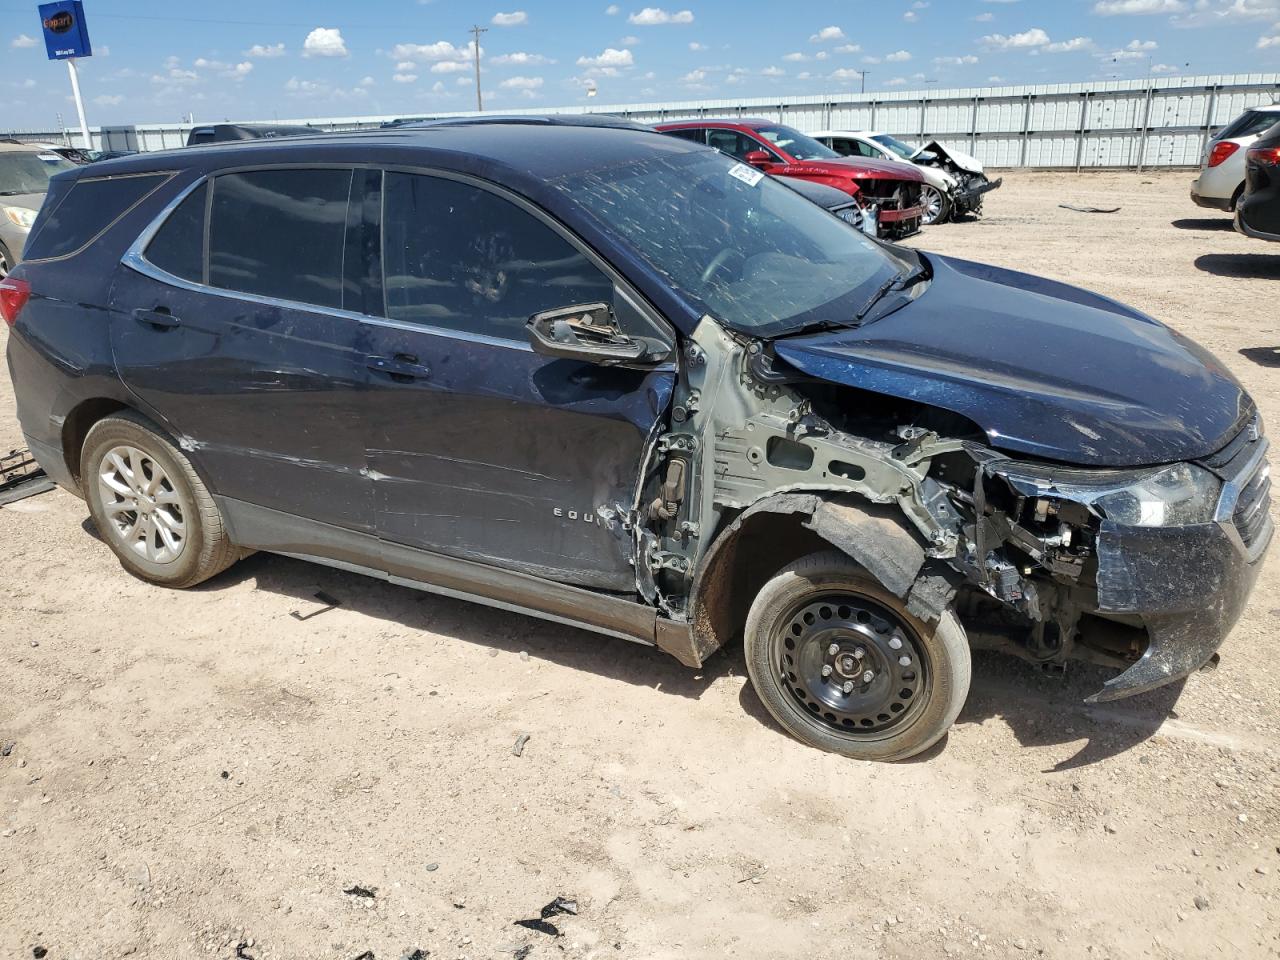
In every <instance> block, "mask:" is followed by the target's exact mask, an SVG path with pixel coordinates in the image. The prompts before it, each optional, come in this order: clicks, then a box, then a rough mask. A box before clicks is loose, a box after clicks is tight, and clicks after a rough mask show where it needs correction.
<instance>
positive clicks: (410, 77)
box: [391, 73, 418, 83]
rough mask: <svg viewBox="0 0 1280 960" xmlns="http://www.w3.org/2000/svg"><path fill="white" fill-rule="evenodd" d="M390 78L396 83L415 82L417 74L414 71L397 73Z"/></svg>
mask: <svg viewBox="0 0 1280 960" xmlns="http://www.w3.org/2000/svg"><path fill="white" fill-rule="evenodd" d="M391 79H392V80H394V81H395V82H396V83H417V82H418V75H417V74H416V73H397V74H396V75H395V76H393V77H392V78H391Z"/></svg>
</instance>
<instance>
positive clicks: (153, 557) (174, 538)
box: [98, 445, 188, 563]
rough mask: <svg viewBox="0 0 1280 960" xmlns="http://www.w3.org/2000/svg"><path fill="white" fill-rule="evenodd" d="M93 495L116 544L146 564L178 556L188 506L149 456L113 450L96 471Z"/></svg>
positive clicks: (170, 560) (182, 546)
mask: <svg viewBox="0 0 1280 960" xmlns="http://www.w3.org/2000/svg"><path fill="white" fill-rule="evenodd" d="M98 492H99V494H100V496H101V500H102V509H103V512H104V513H105V515H106V518H107V532H108V534H109V535H110V536H111V537H112V538H114V539H115V540H116V542H117V543H119V544H120V545H122V546H123V547H124V548H126V549H127V550H130V551H132V552H133V553H135V554H136V555H137V556H138V557H139V558H140V559H143V560H146V561H149V562H150V563H173V562H174V561H175V560H177V559H178V558H179V557H180V556H182V552H183V550H184V549H185V548H186V544H187V520H186V518H187V515H188V507H187V505H186V504H185V503H184V502H183V499H182V495H181V494H180V493H179V492H178V489H177V488H176V487H175V486H174V483H173V481H172V480H171V479H170V478H169V476H168V475H167V474H166V473H165V471H164V469H163V468H162V467H161V466H160V464H159V463H158V462H157V461H156V460H155V459H154V458H152V457H151V456H150V455H148V454H147V453H146V452H144V451H142V450H139V449H138V448H137V447H132V446H126V445H121V446H115V447H112V448H111V449H110V450H108V451H107V453H106V456H104V457H103V458H102V461H101V465H100V466H99V468H98Z"/></svg>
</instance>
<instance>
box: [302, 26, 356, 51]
mask: <svg viewBox="0 0 1280 960" xmlns="http://www.w3.org/2000/svg"><path fill="white" fill-rule="evenodd" d="M302 55H303V56H304V57H346V56H349V54H348V53H347V42H346V41H345V40H343V39H342V31H341V30H338V29H337V28H336V27H316V28H315V29H314V30H312V31H311V32H310V33H308V34H307V39H306V40H304V41H303V42H302Z"/></svg>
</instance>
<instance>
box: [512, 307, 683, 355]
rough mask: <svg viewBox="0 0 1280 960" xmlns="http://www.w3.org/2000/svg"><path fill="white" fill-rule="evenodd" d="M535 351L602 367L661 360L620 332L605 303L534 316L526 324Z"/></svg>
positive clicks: (639, 340)
mask: <svg viewBox="0 0 1280 960" xmlns="http://www.w3.org/2000/svg"><path fill="white" fill-rule="evenodd" d="M525 326H526V328H527V329H528V331H529V343H530V344H532V346H533V349H534V352H535V353H540V354H542V355H543V356H547V357H562V358H565V359H569V360H583V361H586V362H588V363H598V364H601V365H602V366H617V365H645V364H648V363H654V362H658V361H660V360H662V359H664V358H663V357H661V356H659V357H655V356H652V355H651V353H650V345H649V343H648V342H646V341H645V340H644V339H642V338H636V337H630V336H628V335H627V334H625V333H623V332H622V330H621V329H620V328H619V326H618V321H617V319H616V318H615V317H614V315H613V309H612V308H611V307H610V306H609V305H608V304H607V303H584V304H579V305H577V306H572V307H560V308H557V309H555V310H544V311H543V312H542V313H535V314H534V315H533V316H532V317H530V318H529V322H528V323H527V324H526V325H525Z"/></svg>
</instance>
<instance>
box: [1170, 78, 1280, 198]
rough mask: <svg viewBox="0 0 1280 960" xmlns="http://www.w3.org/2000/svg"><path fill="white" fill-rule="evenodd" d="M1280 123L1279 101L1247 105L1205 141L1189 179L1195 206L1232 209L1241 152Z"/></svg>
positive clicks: (1240, 181) (1240, 185) (1240, 184)
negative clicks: (1196, 170) (1197, 166)
mask: <svg viewBox="0 0 1280 960" xmlns="http://www.w3.org/2000/svg"><path fill="white" fill-rule="evenodd" d="M1278 123H1280V103H1278V104H1270V105H1268V106H1258V107H1251V108H1249V109H1248V110H1246V111H1245V112H1244V113H1242V114H1240V116H1238V117H1236V118H1235V119H1234V120H1232V121H1231V122H1230V123H1229V124H1227V125H1226V126H1225V127H1223V128H1222V129H1221V130H1220V131H1219V132H1218V135H1217V136H1215V137H1214V138H1213V139H1212V140H1210V141H1209V144H1208V146H1207V147H1206V148H1205V154H1204V159H1203V160H1202V161H1201V163H1200V176H1199V177H1198V178H1197V179H1196V180H1194V181H1192V183H1191V199H1192V201H1193V202H1194V203H1195V204H1196V206H1199V207H1207V208H1208V209H1210V210H1224V211H1226V212H1227V213H1232V212H1234V211H1235V208H1236V201H1237V200H1239V199H1240V195H1241V194H1242V193H1244V171H1245V155H1246V154H1248V152H1249V149H1248V148H1249V145H1250V144H1252V143H1253V141H1255V140H1257V139H1258V137H1260V136H1262V134H1264V133H1266V132H1267V131H1268V130H1270V129H1271V128H1272V127H1274V126H1275V125H1276V124H1278Z"/></svg>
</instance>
